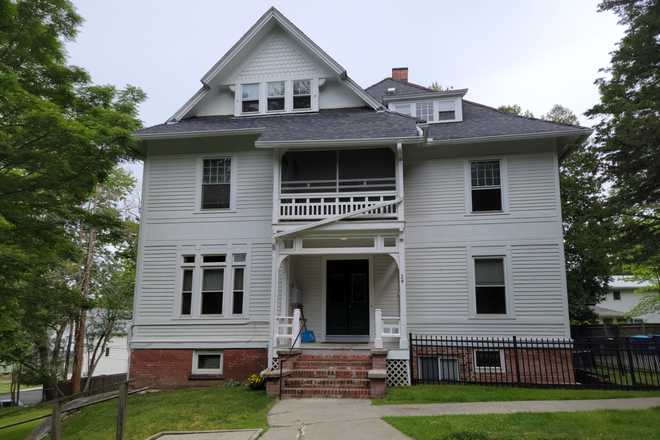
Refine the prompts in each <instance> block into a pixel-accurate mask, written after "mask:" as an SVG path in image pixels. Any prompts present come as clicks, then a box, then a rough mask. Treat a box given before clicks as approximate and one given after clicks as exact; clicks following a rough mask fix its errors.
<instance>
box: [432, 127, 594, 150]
mask: <svg viewBox="0 0 660 440" xmlns="http://www.w3.org/2000/svg"><path fill="white" fill-rule="evenodd" d="M591 133H593V130H592V129H590V128H588V129H583V130H571V131H547V132H543V133H527V134H507V135H501V136H481V137H472V138H462V139H442V140H434V139H433V138H430V139H429V141H428V143H427V145H428V146H434V145H452V144H471V143H475V142H501V141H513V140H522V139H542V138H557V137H562V136H578V139H577V140H576V142H573V143H580V142H583V141H584V140H586V139H587V138H588V137H589V136H591Z"/></svg>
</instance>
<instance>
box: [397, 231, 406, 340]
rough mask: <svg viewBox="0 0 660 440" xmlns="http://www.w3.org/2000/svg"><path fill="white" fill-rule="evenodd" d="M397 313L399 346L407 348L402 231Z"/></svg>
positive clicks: (404, 262) (404, 254)
mask: <svg viewBox="0 0 660 440" xmlns="http://www.w3.org/2000/svg"><path fill="white" fill-rule="evenodd" d="M399 283H400V286H401V287H400V288H399V314H400V316H401V339H399V348H401V349H407V348H408V311H407V309H406V248H405V245H404V242H403V233H401V235H400V237H399Z"/></svg>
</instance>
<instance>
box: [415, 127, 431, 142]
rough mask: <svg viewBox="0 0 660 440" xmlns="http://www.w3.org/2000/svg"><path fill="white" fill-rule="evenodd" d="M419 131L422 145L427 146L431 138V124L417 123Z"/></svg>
mask: <svg viewBox="0 0 660 440" xmlns="http://www.w3.org/2000/svg"><path fill="white" fill-rule="evenodd" d="M415 128H417V133H418V134H419V135H420V136H421V137H422V147H426V142H427V141H428V139H429V124H417V126H416V127H415Z"/></svg>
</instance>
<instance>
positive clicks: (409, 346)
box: [408, 333, 415, 385]
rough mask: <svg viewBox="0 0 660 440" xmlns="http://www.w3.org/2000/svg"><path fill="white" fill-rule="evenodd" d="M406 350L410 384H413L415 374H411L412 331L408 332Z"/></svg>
mask: <svg viewBox="0 0 660 440" xmlns="http://www.w3.org/2000/svg"><path fill="white" fill-rule="evenodd" d="M408 351H409V352H410V354H409V358H410V360H409V361H408V362H409V363H410V369H409V370H408V371H410V385H415V375H414V374H413V346H412V333H408Z"/></svg>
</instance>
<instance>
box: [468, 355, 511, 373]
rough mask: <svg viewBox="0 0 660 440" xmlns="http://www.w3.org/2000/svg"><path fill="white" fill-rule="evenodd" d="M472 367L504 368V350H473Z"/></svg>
mask: <svg viewBox="0 0 660 440" xmlns="http://www.w3.org/2000/svg"><path fill="white" fill-rule="evenodd" d="M474 367H475V368H478V369H497V370H502V371H503V370H504V352H503V351H502V350H475V351H474Z"/></svg>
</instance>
